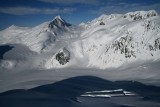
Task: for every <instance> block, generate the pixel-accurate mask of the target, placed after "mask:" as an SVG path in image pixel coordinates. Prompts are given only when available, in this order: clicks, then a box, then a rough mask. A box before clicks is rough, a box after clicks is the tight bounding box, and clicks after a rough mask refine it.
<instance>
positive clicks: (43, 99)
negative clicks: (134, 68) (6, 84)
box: [0, 76, 160, 107]
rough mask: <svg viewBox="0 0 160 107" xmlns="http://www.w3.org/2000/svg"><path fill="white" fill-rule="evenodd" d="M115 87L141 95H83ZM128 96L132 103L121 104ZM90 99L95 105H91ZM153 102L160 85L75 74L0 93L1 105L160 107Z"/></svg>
mask: <svg viewBox="0 0 160 107" xmlns="http://www.w3.org/2000/svg"><path fill="white" fill-rule="evenodd" d="M115 89H123V90H126V91H130V92H134V93H136V94H137V96H133V97H131V96H125V97H114V98H85V97H84V98H83V97H81V95H82V94H84V93H85V92H89V91H90V92H92V91H96V90H98V91H101V90H115ZM79 98H80V99H81V100H82V101H81V100H79ZM124 99H127V100H129V99H130V100H131V101H132V102H131V103H130V105H125V104H121V103H120V102H125V101H126V103H127V100H124ZM83 100H84V102H83ZM94 100H95V101H94ZM85 101H87V103H86V102H85ZM90 101H93V102H94V103H95V104H94V105H92V104H90ZM137 101H138V102H137ZM141 102H142V103H141ZM153 102H160V87H156V86H148V85H144V84H141V83H139V82H133V81H116V82H112V81H107V80H104V79H101V78H98V77H94V76H80V77H73V78H69V79H65V80H62V81H59V82H56V83H53V84H48V85H43V86H39V87H36V88H32V89H28V90H25V89H17V90H11V91H7V92H4V93H1V94H0V105H1V106H2V107H97V106H101V107H106V104H107V106H108V107H146V106H145V105H146V104H149V105H152V107H157V106H155V104H152V103H153ZM135 103H137V104H138V103H139V106H135ZM104 104H105V105H104Z"/></svg>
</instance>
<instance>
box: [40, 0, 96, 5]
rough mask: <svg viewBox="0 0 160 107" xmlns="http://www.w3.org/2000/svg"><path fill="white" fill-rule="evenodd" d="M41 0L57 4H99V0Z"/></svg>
mask: <svg viewBox="0 0 160 107" xmlns="http://www.w3.org/2000/svg"><path fill="white" fill-rule="evenodd" d="M37 1H41V2H48V3H57V4H68V5H70V4H97V3H99V0H37Z"/></svg>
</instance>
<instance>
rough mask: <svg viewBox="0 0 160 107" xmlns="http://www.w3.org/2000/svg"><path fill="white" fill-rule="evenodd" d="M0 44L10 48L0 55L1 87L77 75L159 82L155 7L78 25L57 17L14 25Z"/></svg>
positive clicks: (0, 34) (159, 22)
mask: <svg viewBox="0 0 160 107" xmlns="http://www.w3.org/2000/svg"><path fill="white" fill-rule="evenodd" d="M0 45H3V46H5V45H6V46H8V45H9V46H13V48H12V49H11V50H9V51H7V52H5V53H4V54H3V59H0V73H1V75H0V80H1V81H0V90H1V91H5V90H9V89H12V88H29V87H34V86H37V85H42V84H46V83H50V82H53V80H54V81H58V80H61V79H64V78H68V77H72V76H78V75H97V76H100V77H103V78H105V79H110V80H119V79H120V80H121V79H122V80H125V79H127V80H128V79H130V80H138V81H141V82H145V83H153V84H158V85H159V82H158V81H159V76H160V73H159V66H158V65H159V59H160V16H159V15H158V14H157V12H156V11H154V10H150V11H136V12H130V13H126V14H111V15H101V16H100V17H98V18H96V19H94V20H92V21H90V22H87V23H82V24H80V25H71V24H69V23H67V22H66V21H65V20H63V19H62V18H61V17H60V16H57V17H55V18H54V19H53V20H52V21H50V22H45V23H42V24H41V25H38V26H36V27H33V28H26V27H24V28H23V27H17V26H14V25H13V26H11V27H9V28H7V29H5V30H3V31H0ZM154 67H155V68H154ZM113 69H114V70H113ZM146 80H147V81H146ZM148 80H150V81H148Z"/></svg>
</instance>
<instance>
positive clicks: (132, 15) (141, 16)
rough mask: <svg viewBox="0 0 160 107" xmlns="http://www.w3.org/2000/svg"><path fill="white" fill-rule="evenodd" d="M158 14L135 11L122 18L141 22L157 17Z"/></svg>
mask: <svg viewBox="0 0 160 107" xmlns="http://www.w3.org/2000/svg"><path fill="white" fill-rule="evenodd" d="M157 15H158V13H157V12H156V11H155V10H149V11H135V12H129V13H126V14H125V15H124V18H126V19H128V20H131V21H132V20H141V19H146V18H149V17H153V16H157Z"/></svg>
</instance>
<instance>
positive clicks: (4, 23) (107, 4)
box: [0, 0, 160, 30]
mask: <svg viewBox="0 0 160 107" xmlns="http://www.w3.org/2000/svg"><path fill="white" fill-rule="evenodd" d="M151 9H154V10H156V11H157V12H158V13H159V14H160V0H1V1H0V30H2V29H5V28H7V27H9V26H11V25H17V26H27V27H33V26H36V25H38V24H41V23H43V22H45V21H50V20H52V19H53V18H54V17H55V16H57V15H60V16H61V17H62V18H63V19H65V20H66V21H67V22H69V23H72V24H79V23H81V22H87V21H89V20H92V19H94V18H96V17H98V16H99V15H101V14H112V13H126V12H130V11H137V10H151Z"/></svg>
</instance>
